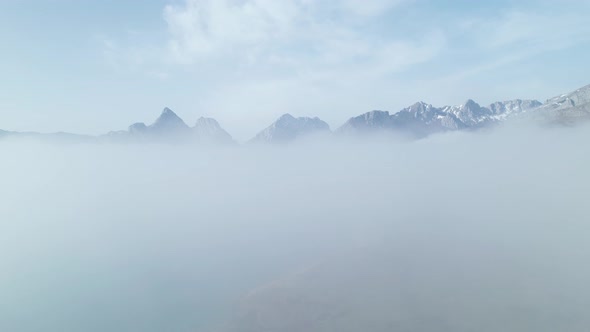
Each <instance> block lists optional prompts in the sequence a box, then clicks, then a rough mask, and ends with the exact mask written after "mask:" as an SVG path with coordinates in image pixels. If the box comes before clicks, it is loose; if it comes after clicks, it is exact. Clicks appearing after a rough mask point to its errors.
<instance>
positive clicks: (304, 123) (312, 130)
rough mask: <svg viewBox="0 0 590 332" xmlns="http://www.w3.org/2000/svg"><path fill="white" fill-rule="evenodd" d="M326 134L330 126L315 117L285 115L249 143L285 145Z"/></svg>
mask: <svg viewBox="0 0 590 332" xmlns="http://www.w3.org/2000/svg"><path fill="white" fill-rule="evenodd" d="M328 133H330V126H328V124H327V123H326V122H324V121H322V120H320V119H319V118H317V117H316V118H308V117H300V118H295V117H293V116H292V115H291V114H285V115H283V116H281V117H280V118H279V119H278V120H277V121H275V122H274V123H273V124H271V125H270V126H268V127H267V128H266V129H264V130H263V131H261V132H260V133H259V134H258V135H256V136H255V137H254V138H253V139H252V140H250V142H253V143H287V142H291V141H294V140H295V139H298V138H301V137H305V136H310V135H318V134H328Z"/></svg>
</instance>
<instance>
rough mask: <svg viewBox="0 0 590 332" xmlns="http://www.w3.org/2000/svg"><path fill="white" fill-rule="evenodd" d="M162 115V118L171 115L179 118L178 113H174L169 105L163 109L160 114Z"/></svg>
mask: <svg viewBox="0 0 590 332" xmlns="http://www.w3.org/2000/svg"><path fill="white" fill-rule="evenodd" d="M160 117H161V118H162V117H170V118H172V117H175V118H178V115H176V113H174V111H172V110H171V109H169V108H168V107H165V108H164V109H163V110H162V113H161V114H160Z"/></svg>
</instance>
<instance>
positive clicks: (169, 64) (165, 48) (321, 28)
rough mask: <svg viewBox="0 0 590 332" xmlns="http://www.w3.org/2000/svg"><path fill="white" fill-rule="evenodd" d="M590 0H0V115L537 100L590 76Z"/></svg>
mask: <svg viewBox="0 0 590 332" xmlns="http://www.w3.org/2000/svg"><path fill="white" fill-rule="evenodd" d="M587 17H590V1H586V0H579V1H576V0H561V1H547V0H539V1H503V0H499V1H486V2H485V3H484V2H483V1H428V0H281V1H276V0H152V1H124V0H118V1H114V0H103V1H94V0H92V1H90V0H76V1H74V0H67V1H66V0H20V1H5V2H2V4H0V21H1V22H2V24H3V29H0V38H1V40H2V44H3V48H2V50H3V52H2V54H3V55H2V61H0V72H1V73H2V77H3V79H2V80H1V81H0V82H1V83H0V84H1V86H0V109H1V111H0V128H2V129H7V130H20V131H26V130H31V131H32V130H34V131H43V132H53V131H70V132H77V133H89V134H100V133H104V132H107V131H109V130H117V129H124V128H126V127H127V126H128V125H129V124H131V123H133V122H137V121H144V122H147V123H149V122H151V121H153V119H155V117H157V116H158V114H159V112H160V111H161V109H162V108H164V107H165V106H168V107H170V108H172V109H173V110H174V111H175V112H176V113H178V114H179V115H180V116H181V117H182V118H183V119H184V120H185V121H186V122H187V123H189V124H192V123H193V122H194V121H196V119H197V118H198V117H199V116H212V117H215V118H216V119H218V120H219V121H220V122H221V124H222V126H224V127H225V128H226V129H227V130H228V131H229V132H230V133H232V134H233V135H234V136H235V137H236V138H238V139H239V140H245V139H247V138H249V137H250V136H253V135H254V134H255V133H256V132H257V131H258V130H260V129H262V128H263V127H265V126H266V125H268V124H270V123H271V122H272V121H273V120H274V119H275V118H277V117H278V116H280V115H281V114H283V113H286V112H289V113H292V114H293V115H296V116H319V117H320V118H322V119H324V120H326V121H327V122H328V123H329V124H330V125H331V126H332V127H333V128H335V127H337V126H339V125H341V124H342V123H343V122H344V121H346V120H347V119H348V118H349V117H351V116H355V115H358V114H361V113H364V112H367V111H370V110H372V109H382V110H389V111H397V110H399V109H401V108H403V107H405V106H407V105H410V104H412V103H414V102H416V101H425V102H429V103H432V104H434V105H437V106H442V105H447V104H460V103H462V102H463V101H464V100H465V99H467V98H472V99H475V100H476V101H478V102H479V103H481V104H489V103H491V102H493V101H497V100H505V99H513V98H536V99H541V100H544V99H546V98H549V97H551V96H553V95H557V94H560V93H562V92H567V91H570V90H574V89H576V88H578V87H581V86H583V85H586V84H590V75H589V74H590V66H588V62H587V59H589V58H590V25H589V24H587Z"/></svg>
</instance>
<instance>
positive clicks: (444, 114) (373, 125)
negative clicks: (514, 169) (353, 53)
mask: <svg viewBox="0 0 590 332" xmlns="http://www.w3.org/2000/svg"><path fill="white" fill-rule="evenodd" d="M540 105H541V103H540V102H538V101H536V100H520V99H517V100H510V101H505V102H496V103H494V104H492V105H490V106H489V107H482V106H480V105H479V104H478V103H476V102H475V101H473V100H471V99H469V100H467V101H466V102H465V103H464V104H462V105H458V106H445V107H441V108H438V107H434V106H432V105H431V104H427V103H424V102H418V103H415V104H413V105H411V106H409V107H407V108H404V109H402V110H401V111H399V112H397V113H394V114H390V113H389V112H383V111H372V112H368V113H365V114H363V115H360V116H357V117H353V118H351V119H350V120H348V121H347V122H346V123H345V124H344V125H343V126H341V127H340V128H339V129H338V130H337V131H336V132H337V133H339V134H367V133H376V132H395V133H403V134H407V135H410V136H411V137H415V138H420V137H426V136H428V135H431V134H434V133H439V132H446V131H456V130H465V129H477V128H482V127H485V126H488V125H491V124H494V123H498V122H500V121H503V120H505V119H506V118H508V117H510V116H512V115H514V114H518V113H521V112H525V111H527V110H530V109H533V108H535V107H539V106H540Z"/></svg>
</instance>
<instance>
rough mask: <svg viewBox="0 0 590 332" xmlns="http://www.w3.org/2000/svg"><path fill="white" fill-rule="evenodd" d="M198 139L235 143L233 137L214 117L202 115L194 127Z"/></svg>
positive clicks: (205, 141) (207, 141)
mask: <svg viewBox="0 0 590 332" xmlns="http://www.w3.org/2000/svg"><path fill="white" fill-rule="evenodd" d="M192 130H193V133H194V134H195V136H196V138H197V140H198V141H199V142H201V143H208V144H209V143H211V144H228V143H234V140H233V138H232V137H231V135H230V134H228V132H227V131H225V130H224V129H223V128H221V126H220V125H219V122H217V120H215V119H213V118H204V117H200V118H199V119H198V120H197V123H196V124H195V126H194V127H193V128H192Z"/></svg>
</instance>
